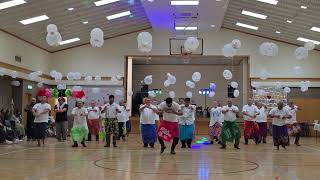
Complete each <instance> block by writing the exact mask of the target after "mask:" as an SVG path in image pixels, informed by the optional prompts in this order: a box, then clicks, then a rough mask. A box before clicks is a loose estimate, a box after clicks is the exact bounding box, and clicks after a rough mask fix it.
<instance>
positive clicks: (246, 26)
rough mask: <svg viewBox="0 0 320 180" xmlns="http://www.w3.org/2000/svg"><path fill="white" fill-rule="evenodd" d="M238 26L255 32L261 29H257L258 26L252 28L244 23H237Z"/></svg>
mask: <svg viewBox="0 0 320 180" xmlns="http://www.w3.org/2000/svg"><path fill="white" fill-rule="evenodd" d="M236 25H237V26H240V27H244V28H248V29H253V30H258V29H259V27H257V26H252V25H248V24H244V23H240V22H237V23H236Z"/></svg>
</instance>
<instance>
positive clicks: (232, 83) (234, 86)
mask: <svg viewBox="0 0 320 180" xmlns="http://www.w3.org/2000/svg"><path fill="white" fill-rule="evenodd" d="M230 85H231V87H233V88H235V89H237V88H238V86H239V85H238V83H237V82H235V81H232V82H231V83H230Z"/></svg>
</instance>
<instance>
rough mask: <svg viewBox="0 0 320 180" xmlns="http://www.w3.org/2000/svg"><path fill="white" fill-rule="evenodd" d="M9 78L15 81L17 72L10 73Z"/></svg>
mask: <svg viewBox="0 0 320 180" xmlns="http://www.w3.org/2000/svg"><path fill="white" fill-rule="evenodd" d="M10 76H11V77H12V78H13V79H15V78H17V77H18V72H17V71H12V72H11V73H10Z"/></svg>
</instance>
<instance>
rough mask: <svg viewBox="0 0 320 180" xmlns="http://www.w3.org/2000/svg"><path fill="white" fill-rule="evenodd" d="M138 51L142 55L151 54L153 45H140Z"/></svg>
mask: <svg viewBox="0 0 320 180" xmlns="http://www.w3.org/2000/svg"><path fill="white" fill-rule="evenodd" d="M138 49H139V51H140V52H142V53H149V52H151V50H152V43H150V44H147V45H142V44H138Z"/></svg>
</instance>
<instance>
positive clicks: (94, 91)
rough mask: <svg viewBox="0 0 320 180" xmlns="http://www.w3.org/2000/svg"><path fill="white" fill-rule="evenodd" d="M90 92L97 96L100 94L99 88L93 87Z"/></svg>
mask: <svg viewBox="0 0 320 180" xmlns="http://www.w3.org/2000/svg"><path fill="white" fill-rule="evenodd" d="M91 91H92V93H93V94H98V93H99V92H100V88H98V87H94V88H92V89H91Z"/></svg>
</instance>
